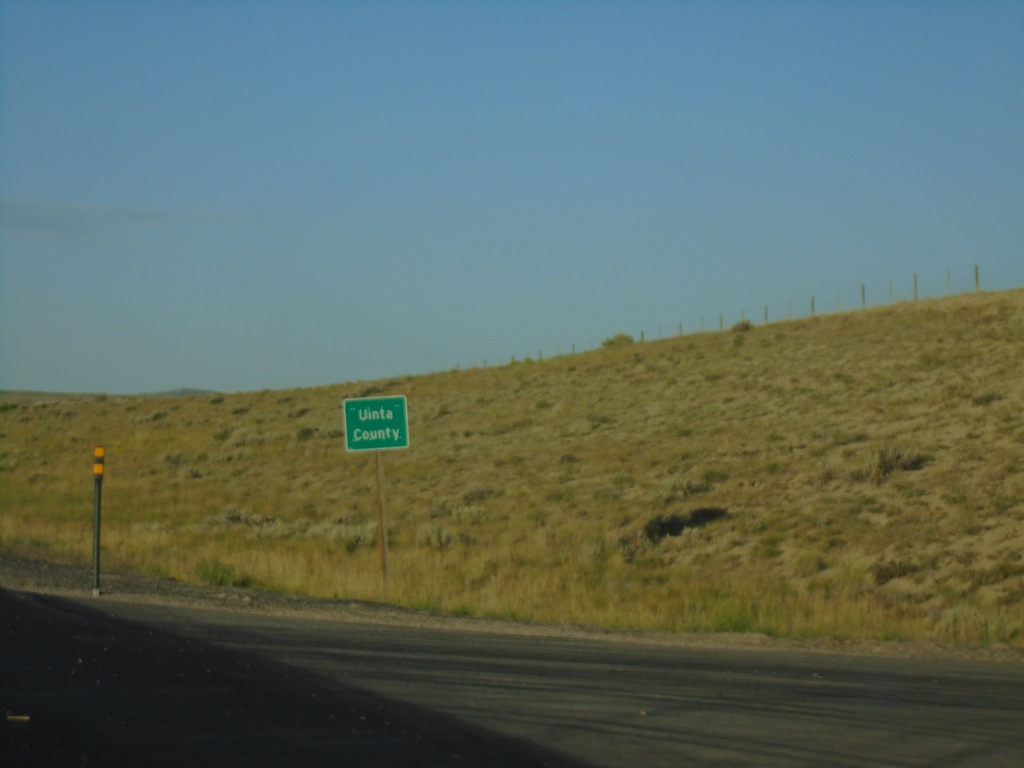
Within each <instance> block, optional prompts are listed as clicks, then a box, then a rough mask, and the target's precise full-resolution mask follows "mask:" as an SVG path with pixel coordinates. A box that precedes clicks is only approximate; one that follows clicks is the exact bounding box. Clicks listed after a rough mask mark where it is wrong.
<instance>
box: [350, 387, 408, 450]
mask: <svg viewBox="0 0 1024 768" xmlns="http://www.w3.org/2000/svg"><path fill="white" fill-rule="evenodd" d="M345 447H346V448H347V449H348V450H350V451H389V450H394V449H396V448H408V447H409V412H408V409H407V408H406V404H405V395H398V396H397V397H359V398H355V399H352V400H346V401H345Z"/></svg>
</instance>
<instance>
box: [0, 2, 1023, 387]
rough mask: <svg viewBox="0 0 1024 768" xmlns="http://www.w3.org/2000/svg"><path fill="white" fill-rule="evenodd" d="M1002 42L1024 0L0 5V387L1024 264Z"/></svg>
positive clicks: (268, 363) (511, 342)
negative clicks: (972, 0)
mask: <svg viewBox="0 0 1024 768" xmlns="http://www.w3.org/2000/svg"><path fill="white" fill-rule="evenodd" d="M1022 41H1024V3H1019V2H977V1H975V2H923V1H922V2H866V1H861V2H847V3H840V2H753V1H750V2H677V3H670V2H539V1H538V2H287V3H286V2H242V1H241V0H237V1H235V2H216V1H214V2H198V1H196V2H186V1H184V0H181V1H178V2H171V1H170V0H168V1H167V2H102V1H100V0H92V1H88V0H81V1H80V2H46V1H45V0H33V2H23V1H19V0H4V1H3V2H2V3H0V206H2V208H0V388H7V389H37V390H46V391H78V392H111V393H134V392H147V391H160V390H166V389H171V388H176V387H200V388H210V389H218V390H225V391H236V390H258V389H276V388H286V387H297V386H312V385H320V384H329V383H337V382H344V381H354V380H360V379H372V378H382V377H389V376H396V375H403V374H416V373H422V372H427V371H432V370H447V369H450V368H454V367H456V366H462V367H468V366H473V365H481V364H483V362H484V361H487V362H488V364H490V365H494V364H499V363H501V362H507V361H508V360H509V358H510V357H511V356H513V355H514V356H515V357H516V358H517V359H521V358H522V357H523V356H525V355H531V356H534V357H536V356H537V354H538V353H540V352H543V354H544V355H545V356H549V355H554V354H555V353H556V352H559V351H560V352H563V353H565V352H568V351H569V350H570V349H571V348H572V345H573V344H575V345H576V348H577V350H578V351H581V350H584V349H587V348H589V347H590V346H591V345H599V344H600V342H601V340H602V339H604V338H607V337H608V336H612V335H614V334H616V333H618V332H626V333H630V334H632V335H634V336H639V334H640V332H641V331H643V332H644V333H645V336H646V338H653V337H656V336H658V335H659V334H664V335H668V334H670V333H674V332H676V331H677V330H678V327H679V324H680V323H682V326H683V330H684V332H694V331H697V330H698V329H699V327H700V323H701V320H702V318H703V321H704V323H705V325H706V327H717V325H718V322H719V317H720V316H722V317H723V318H724V322H725V323H726V324H731V323H734V322H736V321H737V320H739V319H740V318H741V317H742V316H744V315H745V316H747V317H752V318H754V319H755V320H761V319H763V313H764V307H765V306H766V305H767V306H768V307H769V316H770V318H771V319H778V318H781V317H784V316H785V315H786V314H787V313H788V312H789V307H790V302H792V307H793V310H792V311H793V313H794V314H795V315H798V314H806V312H807V311H808V306H807V305H808V302H809V297H810V296H812V295H813V296H816V297H817V307H818V310H819V311H822V310H825V311H832V310H834V309H836V308H837V307H842V306H846V307H851V306H855V305H859V302H860V286H861V284H864V285H865V286H866V291H867V296H868V301H869V302H870V303H884V302H885V301H888V292H889V281H890V280H892V281H893V285H894V286H895V288H894V294H895V295H896V297H897V298H899V297H904V298H905V297H907V296H908V295H909V294H910V292H911V291H912V280H913V275H915V274H917V275H919V279H920V286H921V288H920V290H921V293H922V295H929V296H937V295H941V294H943V293H945V291H946V281H947V274H949V275H950V285H951V287H952V290H954V291H958V290H964V289H967V288H973V269H974V265H978V266H979V271H980V275H981V281H982V287H983V288H987V289H1002V288H1012V287H1019V286H1022V285H1024V128H1022V126H1024V45H1022ZM947 271H948V272H947Z"/></svg>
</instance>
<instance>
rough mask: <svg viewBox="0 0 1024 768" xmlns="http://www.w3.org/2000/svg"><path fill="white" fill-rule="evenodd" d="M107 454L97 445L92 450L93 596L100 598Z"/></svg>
mask: <svg viewBox="0 0 1024 768" xmlns="http://www.w3.org/2000/svg"><path fill="white" fill-rule="evenodd" d="M105 454H106V451H105V450H104V448H103V446H102V445H97V446H96V447H95V448H93V449H92V456H93V463H92V476H93V484H94V485H95V487H96V491H95V503H94V505H93V526H92V568H93V583H92V594H93V596H94V597H99V594H100V507H101V503H102V498H103V459H104V457H105Z"/></svg>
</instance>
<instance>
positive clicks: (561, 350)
mask: <svg viewBox="0 0 1024 768" xmlns="http://www.w3.org/2000/svg"><path fill="white" fill-rule="evenodd" d="M1022 281H1024V275H1022V274H1021V271H1020V270H1017V271H1014V270H1010V269H995V270H989V271H987V272H986V273H985V274H982V271H981V269H980V268H979V266H978V265H975V266H974V267H973V268H972V269H958V270H954V269H947V270H945V271H942V272H933V273H927V274H918V273H914V274H913V275H910V276H907V277H904V278H902V279H898V280H897V279H889V280H880V281H874V282H870V283H860V284H853V285H849V286H845V287H843V288H837V289H836V290H835V291H832V292H828V293H821V294H813V295H811V296H808V297H806V298H803V299H786V300H785V301H776V302H774V303H770V304H764V305H762V306H758V307H751V308H749V309H748V308H742V309H739V310H734V311H732V312H720V313H719V314H717V315H711V316H709V315H701V316H700V317H694V318H691V319H690V321H689V322H688V323H687V322H683V321H677V322H676V323H674V324H671V325H667V326H659V327H658V328H656V329H641V330H640V331H639V334H638V335H637V336H632V335H630V338H631V339H632V340H633V341H634V342H645V341H656V340H659V339H665V338H670V337H678V336H686V335H690V334H695V333H711V332H718V331H725V330H729V329H731V328H733V327H734V326H735V325H736V324H737V323H744V322H748V323H750V324H752V325H762V324H763V325H768V324H770V323H776V322H784V321H787V320H799V319H803V318H808V317H815V316H818V315H828V314H835V313H837V312H854V311H857V310H862V309H868V308H871V307H879V306H885V305H889V304H897V303H899V302H903V301H918V300H923V299H935V298H941V297H944V296H955V295H959V294H964V293H971V292H979V291H982V290H1006V289H1009V288H1013V287H1019V286H1020V285H1022ZM603 343H604V341H602V342H599V343H595V342H594V341H590V342H589V343H588V344H586V345H580V344H577V343H575V342H573V343H569V344H566V345H564V346H557V347H555V348H554V349H538V350H536V351H535V352H531V351H528V352H526V353H525V354H523V355H522V356H516V355H512V356H510V357H507V358H500V359H498V360H493V361H491V362H490V364H491V365H499V366H500V365H507V364H509V363H515V362H524V361H530V360H544V359H545V358H550V357H561V356H563V355H575V354H577V353H579V352H586V351H591V350H593V349H595V348H597V347H598V346H601V345H602V344H603ZM482 367H484V368H486V367H488V361H487V360H483V361H482Z"/></svg>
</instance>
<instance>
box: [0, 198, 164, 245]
mask: <svg viewBox="0 0 1024 768" xmlns="http://www.w3.org/2000/svg"><path fill="white" fill-rule="evenodd" d="M182 220H183V217H182V216H180V215H179V214H173V213H165V212H161V211H146V210H141V209H137V208H117V207H112V206H98V205H78V204H74V203H58V202H51V201H35V200H13V199H7V200H0V229H3V230H4V231H7V232H9V233H12V234H25V235H30V236H44V237H59V238H74V239H92V238H96V237H105V236H109V235H112V234H116V233H118V232H121V231H124V230H126V229H130V228H135V227H154V226H170V225H173V224H177V223H180V222H181V221H182Z"/></svg>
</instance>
